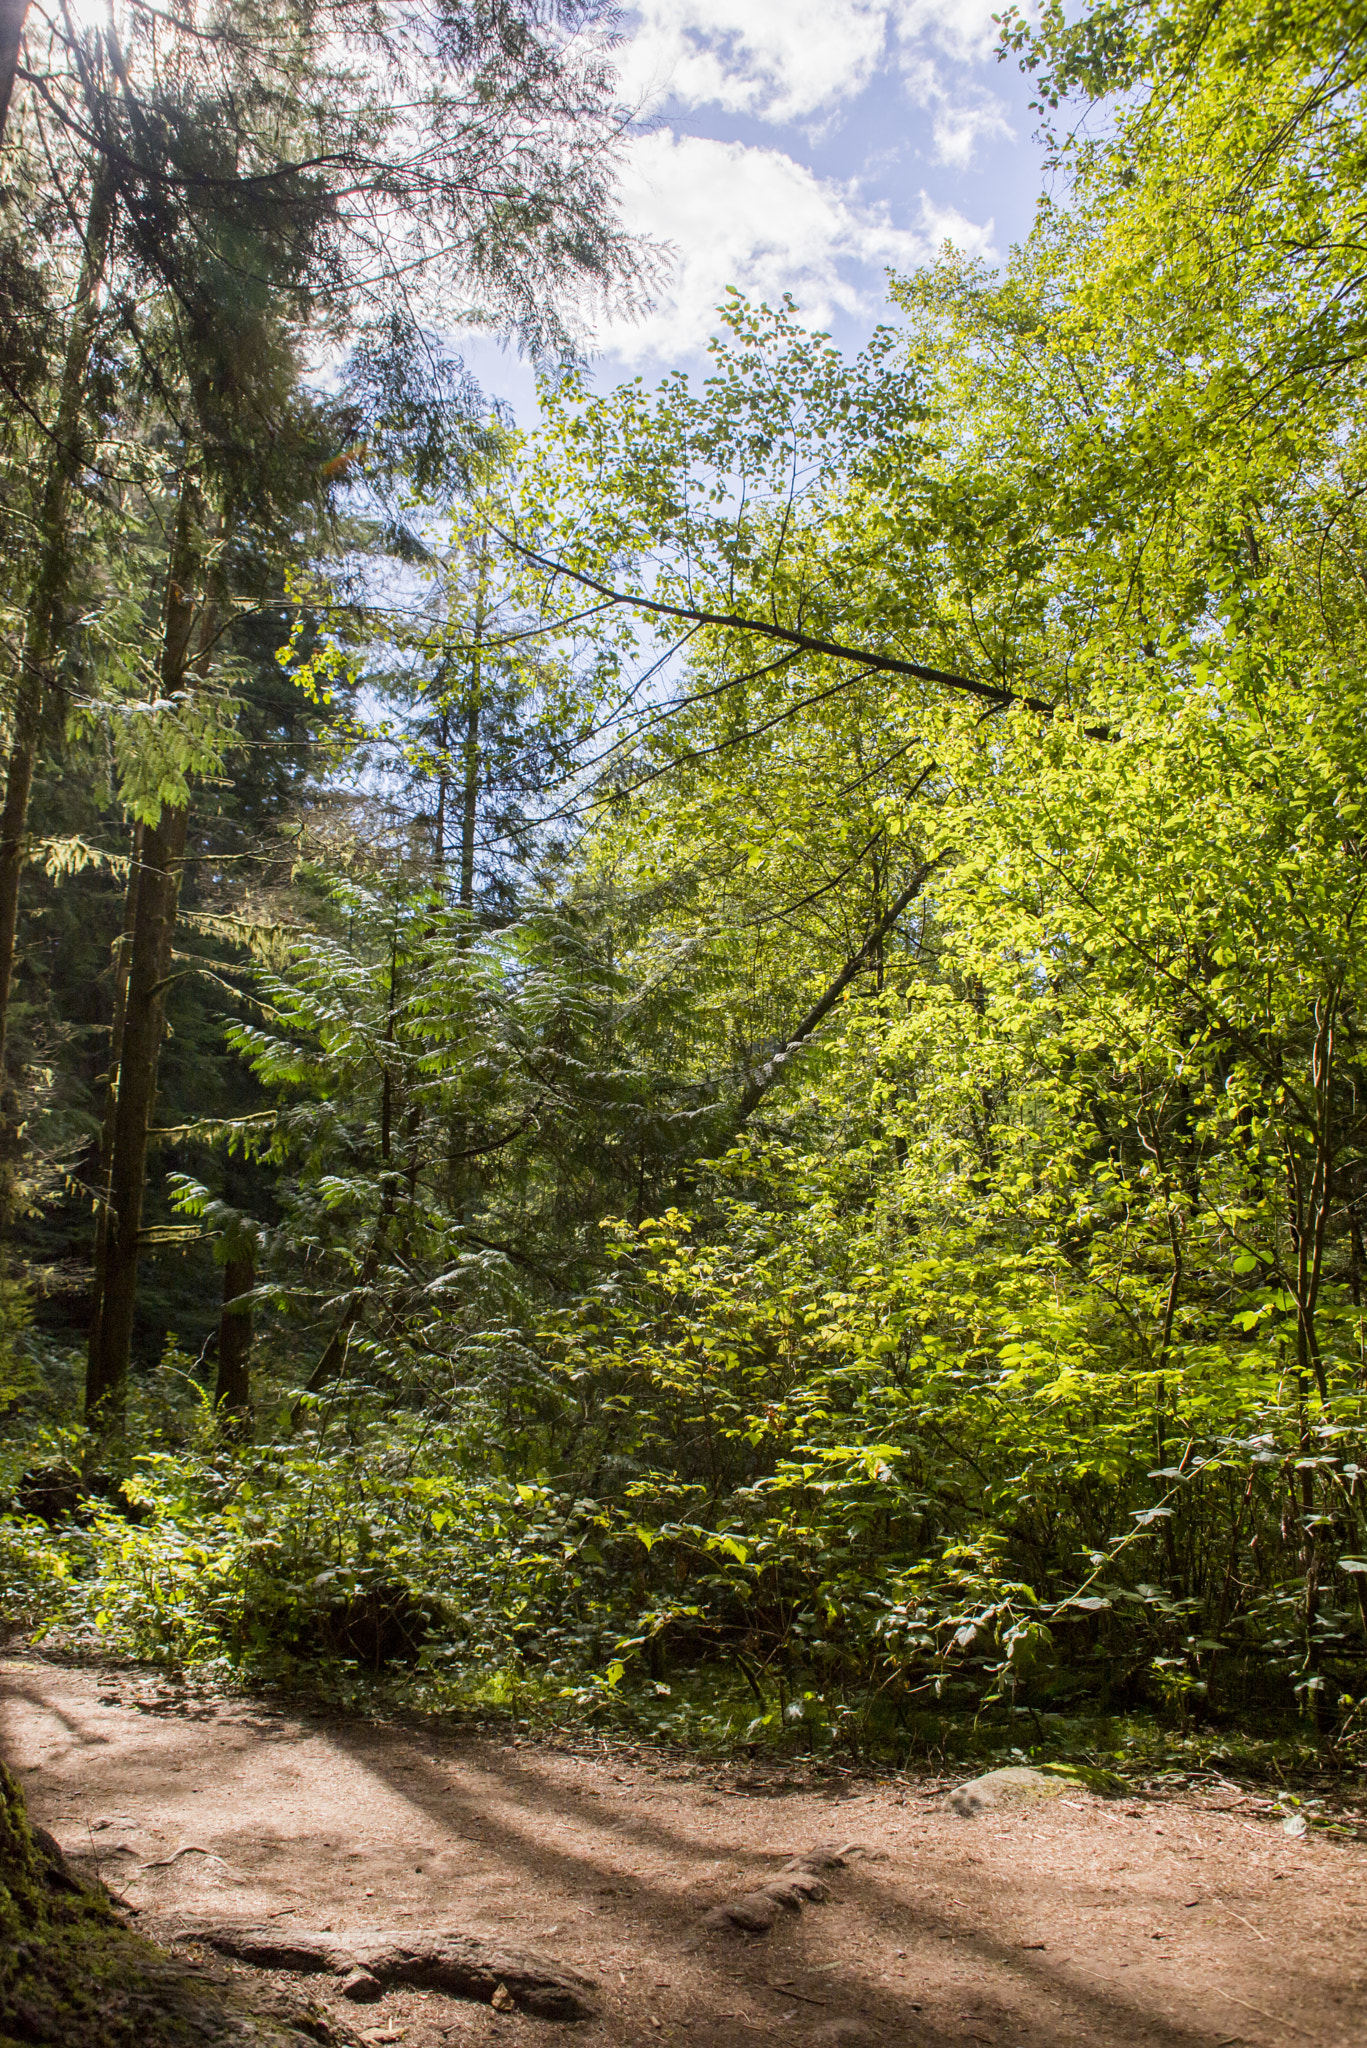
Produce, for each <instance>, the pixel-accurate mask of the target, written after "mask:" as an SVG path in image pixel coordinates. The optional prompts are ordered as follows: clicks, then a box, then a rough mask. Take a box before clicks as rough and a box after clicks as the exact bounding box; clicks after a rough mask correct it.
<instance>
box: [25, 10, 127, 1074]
mask: <svg viewBox="0 0 1367 2048" xmlns="http://www.w3.org/2000/svg"><path fill="white" fill-rule="evenodd" d="M0 6H3V0H0ZM2 59H3V51H0V60H2ZM3 88H4V81H3V78H2V77H0V91H3ZM112 225H113V186H112V181H111V179H110V176H109V172H108V169H107V168H106V167H105V166H104V165H103V164H101V165H100V166H99V167H98V168H97V170H96V172H95V183H94V187H93V190H92V191H91V195H90V211H89V215H88V218H87V221H86V232H85V252H84V255H83V256H82V259H81V274H80V277H79V279H78V281H77V285H76V299H75V304H74V306H73V308H72V314H71V327H70V331H69V333H68V335H67V345H66V361H65V363H64V364H63V366H62V383H61V391H60V395H59V397H58V401H57V423H56V427H55V430H54V433H53V438H52V451H51V454H50V455H49V457H48V466H47V478H46V481H45V483H44V486H43V504H42V512H41V514H40V518H39V543H38V545H39V555H38V564H37V568H36V570H35V572H34V578H33V585H32V588H31V590H30V593H29V601H28V609H27V614H26V617H25V620H24V639H23V648H22V651H21V653H20V657H19V675H18V682H17V688H16V691H15V703H14V725H13V728H12V731H11V734H10V744H9V755H8V759H7V761H6V764H5V800H4V805H3V809H0V1086H2V1085H3V1075H4V1063H5V1037H6V1031H7V1027H8V1023H9V998H10V986H11V982H12V980H13V974H14V940H15V933H16V930H17V928H18V922H19V880H20V876H21V875H22V873H23V867H24V834H25V831H26V829H27V826H28V805H29V795H30V792H31V791H32V788H33V771H34V767H35V765H36V763H37V759H38V740H39V736H40V733H41V729H42V717H43V695H44V686H45V682H46V676H47V668H48V663H49V660H50V658H51V655H52V649H53V645H54V642H55V639H56V634H57V626H58V614H59V611H60V607H61V601H62V594H63V591H64V589H65V587H66V578H67V561H68V553H69V549H68V533H67V514H68V510H69V507H70V500H71V486H72V483H73V482H74V480H75V476H76V470H77V466H78V464H79V461H80V453H81V442H80V416H81V407H82V404H83V402H84V398H85V386H86V374H87V371H88V370H89V367H90V349H91V343H92V342H93V340H94V336H95V320H96V314H97V310H98V309H97V306H96V295H97V293H98V291H99V286H100V280H101V278H102V277H103V275H104V266H105V260H106V258H107V256H108V254H109V237H110V229H111V227H112Z"/></svg>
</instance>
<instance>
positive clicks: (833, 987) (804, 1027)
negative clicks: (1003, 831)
mask: <svg viewBox="0 0 1367 2048" xmlns="http://www.w3.org/2000/svg"><path fill="white" fill-rule="evenodd" d="M945 858H946V856H945V855H944V854H940V855H939V856H938V857H937V858H936V859H935V860H932V861H927V862H926V864H925V866H924V867H920V868H918V869H917V870H916V873H915V874H914V875H913V876H912V878H911V880H910V881H909V882H908V883H907V886H906V888H905V889H903V890H902V892H901V894H900V895H899V896H898V897H897V898H896V899H895V900H894V902H893V903H892V904H891V906H890V907H889V908H888V909H887V910H886V911H885V912H884V913H883V915H882V916H881V917H880V918H879V920H878V922H877V923H876V924H875V925H874V928H873V930H872V931H871V932H870V933H869V935H868V937H867V938H866V939H865V941H864V943H863V945H862V946H861V947H860V948H859V951H858V952H857V953H856V954H855V955H854V956H853V958H852V959H850V960H847V961H846V962H845V965H844V966H843V967H842V968H841V970H840V972H839V974H837V975H836V977H835V980H834V981H833V982H831V983H830V985H829V987H827V988H826V989H825V990H824V992H823V993H822V994H821V995H820V996H819V997H818V998H817V1000H816V1002H814V1003H813V1004H812V1007H811V1009H810V1010H808V1012H807V1014H806V1016H805V1017H804V1018H803V1019H802V1022H801V1023H800V1024H799V1025H798V1027H797V1029H796V1030H795V1031H794V1032H792V1033H791V1034H790V1036H789V1037H787V1038H785V1039H784V1041H783V1043H782V1045H780V1046H779V1048H778V1050H777V1051H776V1052H774V1053H772V1054H771V1055H770V1057H769V1058H768V1059H767V1060H766V1061H765V1063H764V1065H763V1066H762V1067H761V1068H760V1070H759V1072H758V1073H757V1074H756V1075H755V1076H754V1078H753V1080H752V1081H751V1082H750V1084H749V1086H748V1087H747V1088H746V1090H745V1092H744V1094H743V1095H742V1096H741V1098H740V1101H739V1103H738V1104H737V1105H736V1108H735V1111H734V1113H733V1115H732V1117H731V1128H732V1130H733V1131H739V1130H740V1129H741V1128H742V1126H743V1125H745V1124H746V1123H748V1122H749V1120H750V1118H751V1117H752V1116H753V1115H754V1113H755V1111H756V1110H757V1109H758V1108H759V1106H760V1103H761V1102H762V1101H763V1100H764V1098H765V1096H766V1095H767V1094H768V1093H769V1090H770V1089H771V1088H772V1087H773V1085H774V1083H775V1082H776V1081H777V1080H778V1079H779V1077H780V1075H781V1074H782V1072H783V1069H784V1066H785V1064H786V1063H787V1061H788V1060H789V1059H791V1057H792V1055H793V1054H794V1053H795V1052H796V1051H797V1049H798V1047H799V1046H801V1045H804V1044H805V1043H806V1041H807V1040H808V1039H809V1038H810V1037H811V1036H812V1033H813V1032H814V1031H816V1030H817V1028H818V1027H819V1026H820V1025H821V1024H824V1022H825V1021H826V1019H827V1017H829V1016H830V1014H831V1011H832V1010H833V1009H834V1008H835V1006H836V1004H837V1003H838V1002H839V1000H840V998H841V996H842V995H843V994H844V993H845V990H846V989H847V988H848V987H849V985H850V983H851V982H852V981H853V980H854V978H855V976H856V975H858V974H861V973H862V972H863V970H864V968H865V967H867V965H868V964H869V962H870V960H872V959H874V958H875V957H876V956H877V953H878V950H879V948H880V947H881V945H882V943H883V941H884V939H885V938H886V937H887V935H888V933H889V932H890V931H891V930H892V928H893V926H894V925H895V924H896V922H897V920H898V918H899V917H901V915H902V913H903V911H905V910H907V909H909V908H910V906H911V904H912V903H913V902H914V900H915V899H916V897H918V896H919V895H920V893H921V891H922V889H923V888H924V887H925V885H926V883H927V882H928V881H929V880H930V877H931V876H932V875H933V874H934V872H935V870H936V868H938V867H939V866H940V865H941V862H942V861H943V860H944V859H945Z"/></svg>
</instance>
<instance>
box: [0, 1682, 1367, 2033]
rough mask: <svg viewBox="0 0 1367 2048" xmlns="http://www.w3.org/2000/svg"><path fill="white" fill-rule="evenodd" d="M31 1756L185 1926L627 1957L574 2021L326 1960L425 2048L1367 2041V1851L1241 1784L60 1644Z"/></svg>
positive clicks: (24, 1721) (61, 1834) (22, 1768)
mask: <svg viewBox="0 0 1367 2048" xmlns="http://www.w3.org/2000/svg"><path fill="white" fill-rule="evenodd" d="M0 1754H3V1755H4V1756H5V1757H6V1758H7V1759H8V1761H9V1762H10V1764H11V1765H12V1767H13V1768H14V1769H15V1770H16V1771H17V1773H18V1774H19V1776H20V1777H21V1779H22V1780H23V1783H24V1787H25V1791H26V1793H27V1795H28V1799H29V1803H30V1809H31V1812H32V1814H33V1817H34V1819H35V1820H36V1821H38V1822H40V1823H41V1824H43V1825H44V1826H46V1827H48V1828H49V1829H50V1830H51V1831H52V1833H53V1834H54V1835H56V1837H57V1839H58V1840H59V1841H60V1843H61V1844H62V1846H63V1848H64V1849H66V1850H67V1851H68V1853H69V1854H71V1855H72V1856H75V1857H83V1858H87V1859H94V1860H95V1862H96V1863H97V1864H98V1869H99V1873H100V1875H101V1876H102V1877H103V1878H104V1880H105V1882H106V1883H107V1884H108V1885H109V1886H110V1887H111V1889H112V1890H113V1891H115V1892H116V1893H118V1894H120V1895H121V1896H122V1897H123V1898H124V1899H126V1900H127V1901H128V1902H129V1904H130V1905H132V1906H135V1907H137V1909H138V1919H137V1922H136V1924H137V1925H138V1926H139V1927H140V1928H141V1929H142V1931H143V1932H145V1933H150V1934H152V1935H154V1936H156V1937H157V1938H158V1939H161V1940H164V1941H174V1940H175V1939H176V1937H177V1933H178V1931H180V1932H182V1933H183V1931H184V1929H185V1927H186V1925H187V1924H188V1923H190V1922H192V1921H196V1920H202V1919H205V1918H221V1919H229V1918H231V1919H239V1918H243V1917H247V1918H251V1919H253V1920H265V1919H266V1918H267V1917H268V1916H275V1917H276V1918H277V1921H278V1922H279V1923H280V1924H283V1925H284V1926H296V1927H300V1928H313V1929H321V1928H331V1929H332V1930H334V1931H337V1932H343V1931H345V1930H348V1929H362V1928H367V1927H369V1928H374V1927H388V1928H403V1927H404V1926H406V1925H411V1926H413V1927H418V1926H446V1927H458V1928H461V1929H463V1930H465V1931H467V1932H469V1933H473V1934H476V1935H482V1936H485V1937H486V1938H490V1939H495V1940H497V1941H499V1942H501V1943H503V1944H505V1945H507V1946H510V1947H512V1946H518V1947H526V1948H532V1949H535V1950H537V1951H539V1952H541V1953H542V1954H545V1955H548V1956H552V1957H554V1958H555V1959H556V1960H557V1961H559V1962H560V1963H562V1964H564V1965H567V1966H568V1967H570V1968H571V1969H574V1970H578V1971H580V1972H582V1973H583V1974H584V1975H586V1976H589V1977H591V1978H594V1979H595V1980H596V1981H597V1987H598V1988H597V1991H596V1993H595V2003H596V2005H597V2009H598V2017H597V2018H595V2019H592V2020H589V2021H583V2022H580V2023H578V2024H574V2025H566V2024H559V2023H556V2022H554V2021H547V2020H539V2019H536V2018H533V2017H531V2016H529V2015H525V2014H522V2013H517V2012H513V2013H499V2012H496V2011H494V2010H493V2009H491V2008H490V2007H487V2006H477V2005H470V2004H466V2003H463V2002H459V2001H456V2000H453V1999H450V1998H446V1997H442V1996H439V1995H437V1994H435V1993H431V1992H417V1991H410V1990H391V1991H389V1992H388V1993H386V1995H385V1997H384V1999H383V2000H382V2001H381V2002H380V2003H379V2004H375V2005H370V2006H367V2007H365V2008H357V2007H355V2006H351V2005H347V2004H346V2003H345V2002H344V2001H343V2000H342V1998H341V1994H340V1990H339V1988H338V1987H337V1984H336V1981H335V1980H333V1979H326V1980H319V1979H318V1978H316V1977H315V1978H310V1979H309V1980H307V1982H308V1990H309V1992H310V1994H311V1995H313V1996H315V1997H317V1998H319V1999H320V2001H324V2002H327V2003H329V2004H335V2006H336V2008H337V2010H338V2012H339V2013H341V2014H344V2015H345V2017H346V2018H347V2020H348V2022H349V2023H350V2024H351V2025H352V2026H353V2027H355V2028H356V2029H358V2030H359V2031H361V2032H362V2033H366V2034H369V2035H371V2036H372V2037H378V2038H381V2039H386V2040H390V2041H398V2040H400V2039H402V2040H403V2041H404V2042H405V2043H406V2044H407V2048H464V2044H466V2043H486V2042H487V2043H493V2042H503V2043H507V2044H510V2048H513V2044H515V2048H524V2044H525V2048H533V2044H544V2048H555V2044H556V2043H557V2042H565V2043H566V2044H567V2048H569V2044H570V2043H572V2044H574V2048H623V2044H632V2048H635V2044H638V2043H646V2042H650V2043H659V2042H677V2043H687V2044H690V2048H723V2044H725V2048H735V2044H738V2043H742V2042H744V2041H747V2040H759V2039H766V2038H774V2039H782V2040H785V2041H787V2042H790V2043H792V2044H794V2048H818V2044H826V2048H836V2044H838V2043H842V2044H846V2048H857V2044H874V2043H877V2044H885V2043H886V2044H898V2048H901V2044H904V2043H905V2044H907V2048H932V2044H934V2048H941V2044H948V2043H956V2044H957V2043H961V2042H962V2043H970V2042H972V2043H987V2044H990V2048H1017V2044H1019V2048H1064V2044H1067V2048H1138V2044H1140V2043H1145V2044H1148V2043H1154V2044H1161V2048H1198V2044H1200V2048H1216V2044H1225V2048H1232V2044H1234V2043H1236V2042H1237V2043H1247V2044H1250V2048H1251V2044H1257V2048H1264V2044H1266V2048H1272V2044H1274V2043H1277V2044H1279V2043H1286V2044H1288V2048H1292V2044H1296V2043H1304V2042H1314V2043H1318V2044H1319V2048H1336V2044H1339V2043H1342V2044H1344V2048H1347V2044H1349V2043H1353V2044H1356V2043H1358V2042H1360V2041H1361V2040H1362V2038H1363V2033H1364V2026H1365V2025H1367V1943H1365V1942H1364V1936H1367V1848H1364V1847H1362V1846H1359V1845H1357V1844H1348V1845H1343V1844H1340V1843H1337V1842H1329V1841H1325V1840H1322V1839H1320V1840H1317V1839H1315V1838H1314V1837H1313V1836H1309V1837H1302V1838H1300V1839H1295V1838H1292V1837H1289V1836H1287V1835H1286V1834H1284V1833H1283V1832H1282V1831H1281V1829H1280V1828H1279V1826H1278V1825H1277V1824H1276V1823H1273V1822H1268V1821H1267V1820H1254V1819H1250V1818H1248V1817H1247V1815H1246V1814H1241V1813H1240V1811H1239V1806H1238V1802H1237V1795H1235V1794H1233V1793H1231V1792H1228V1791H1223V1792H1215V1793H1212V1794H1211V1795H1210V1799H1209V1800H1208V1801H1206V1802H1204V1803H1203V1802H1200V1801H1196V1800H1192V1799H1184V1800H1182V1801H1174V1802H1172V1803H1168V1802H1163V1803H1156V1802H1152V1801H1144V1802H1139V1803H1129V1804H1117V1803H1116V1802H1114V1801H1103V1800H1099V1799H1094V1798H1092V1797H1091V1796H1090V1795H1088V1794H1086V1793H1083V1792H1079V1793H1077V1794H1076V1795H1075V1796H1069V1797H1068V1798H1067V1800H1066V1801H1065V1800H1061V1799H1060V1800H1052V1801H1050V1802H1049V1803H1048V1804H1047V1805H1045V1806H1043V1807H1036V1808H1032V1809H1028V1810H1024V1811H1021V1810H1015V1811H1003V1812H999V1813H989V1814H986V1815H984V1816H982V1817H981V1818H979V1819H977V1820H972V1821H964V1820H960V1819H958V1818H957V1817H955V1816H954V1815H952V1814H949V1813H946V1812H944V1811H942V1810H941V1807H940V1804H939V1801H938V1799H936V1798H935V1797H934V1796H933V1795H927V1794H924V1793H921V1792H918V1790H917V1788H916V1787H915V1786H913V1785H902V1784H900V1783H899V1784H894V1785H888V1786H884V1787H878V1788H870V1787H868V1786H860V1785H857V1784H845V1785H842V1786H838V1787H834V1788H832V1789H830V1790H816V1789H813V1788H812V1787H811V1786H809V1785H802V1786H799V1787H797V1788H796V1789H780V1785H779V1784H776V1783H771V1784H770V1785H769V1786H767V1787H765V1788H762V1789H756V1786H755V1784H754V1783H753V1782H752V1780H751V1779H750V1778H748V1777H747V1774H746V1772H745V1770H744V1769H743V1768H741V1769H723V1768H721V1767H718V1768H716V1769H713V1768H711V1767H709V1766H696V1767H693V1768H688V1769H685V1768H683V1767H681V1766H678V1765H674V1764H670V1763H662V1762H654V1761H650V1760H645V1761H641V1762H638V1763H630V1762H624V1761H622V1760H621V1759H620V1758H617V1757H613V1756H611V1755H608V1754H604V1755H603V1756H602V1757H601V1758H594V1757H591V1756H586V1755H585V1754H583V1753H582V1752H579V1753H568V1752H566V1751H562V1750H560V1749H557V1748H555V1747H554V1746H551V1745H535V1744H526V1745H517V1744H515V1743H512V1742H500V1741H493V1740H487V1739H478V1738H474V1737H471V1736H468V1735H462V1734H460V1733H452V1732H448V1731H445V1730H441V1729H437V1728H431V1729H419V1728H413V1727H394V1726H385V1725H377V1724H375V1723H369V1722H365V1723H362V1722H345V1721H336V1720H333V1721H329V1720H326V1719H324V1718H321V1717H311V1716H308V1715H304V1714H294V1713H284V1712H280V1711H277V1710H276V1709H274V1708H272V1707H270V1706H268V1705H265V1704H262V1703H261V1702H252V1701H244V1700H241V1699H233V1698H224V1699H214V1698H211V1697H200V1696H198V1695H196V1694H194V1693H190V1692H187V1691H185V1690H184V1689H178V1688H176V1687H174V1686H172V1685H170V1684H168V1683H166V1682H165V1681H164V1680H161V1679H159V1678H157V1677H155V1676H152V1675H149V1674H147V1673H146V1672H135V1671H129V1670H127V1669H119V1670H114V1669H107V1670H101V1671H91V1670H72V1669H69V1668H64V1667H56V1666H52V1665H48V1664H44V1663H42V1662H40V1661H38V1660H36V1659H34V1658H9V1659H5V1660H3V1661H0ZM1222 1808H1223V1809H1225V1810H1221V1809H1222ZM836 1838H839V1839H843V1840H845V1841H849V1840H858V1841H860V1842H862V1843H864V1844H865V1845H866V1846H867V1849H868V1851H869V1854H868V1855H867V1856H866V1857H861V1858H860V1859H858V1860H857V1861H855V1862H854V1863H852V1864H851V1865H850V1866H849V1867H847V1868H846V1869H844V1870H840V1871H837V1872H835V1873H833V1874H832V1876H831V1880H830V1884H831V1897H830V1900H829V1901H828V1902H827V1903H825V1904H813V1905H810V1906H808V1907H807V1908H806V1909H805V1910H804V1911H803V1912H801V1914H786V1913H785V1914H784V1915H783V1916H782V1918H781V1920H780V1924H779V1925H778V1926H777V1927H775V1929H774V1930H773V1932H772V1933H770V1934H769V1935H767V1936H766V1937H763V1938H750V1937H746V1936H743V1935H739V1934H735V1933H732V1934H725V1933H712V1932H708V1931H706V1930H704V1929H703V1927H702V1924H701V1923H702V1918H703V1915H704V1913H705V1912H706V1911H707V1909H708V1908H709V1907H711V1906H713V1905H715V1904H717V1903H718V1902H719V1901H722V1900H725V1899H727V1898H734V1897H735V1896H736V1895H737V1894H738V1893H742V1892H747V1891H752V1890H754V1889H755V1887H756V1886H757V1885H759V1884H761V1883H763V1882H764V1881H765V1880H766V1879H768V1878H770V1877H772V1876H773V1874H774V1873H775V1872H776V1871H777V1870H778V1868H779V1867H780V1865H781V1864H782V1863H783V1862H784V1860H785V1859H787V1858H788V1857H790V1856H793V1855H794V1854H797V1853H800V1852H802V1851H804V1850H806V1849H808V1848H810V1847H811V1846H812V1845H813V1844H814V1843H818V1842H829V1841H831V1840H833V1839H836ZM87 1867H89V1866H87ZM217 1967H220V1968H223V1969H225V1970H227V1971H229V1972H230V1973H232V1974H237V1973H238V1971H239V1970H240V1969H244V1968H245V1966H239V1965H222V1964H219V1965H217ZM253 1974H259V1973H253ZM278 1981H279V1982H280V1983H281V1984H284V1983H287V1982H290V1981H292V1980H289V1979H286V1978H284V1977H281V1978H280V1979H279V1980H278Z"/></svg>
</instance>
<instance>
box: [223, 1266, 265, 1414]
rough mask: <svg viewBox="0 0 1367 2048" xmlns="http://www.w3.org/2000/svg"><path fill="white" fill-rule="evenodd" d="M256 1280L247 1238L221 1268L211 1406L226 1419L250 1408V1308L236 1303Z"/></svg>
mask: <svg viewBox="0 0 1367 2048" xmlns="http://www.w3.org/2000/svg"><path fill="white" fill-rule="evenodd" d="M255 1284H256V1252H255V1250H254V1248H253V1246H252V1245H251V1243H250V1242H248V1243H247V1245H246V1246H245V1248H244V1249H243V1250H241V1251H239V1252H236V1253H235V1254H234V1255H233V1256H232V1257H231V1258H229V1259H228V1261H227V1262H226V1264H225V1265H224V1268H223V1314H222V1316H221V1317H220V1319H219V1325H218V1385H217V1386H216V1387H215V1389H214V1407H215V1408H216V1409H217V1410H218V1412H219V1414H220V1416H222V1417H223V1418H224V1419H225V1420H228V1419H232V1418H237V1419H241V1420H243V1421H245V1420H246V1418H247V1417H248V1416H249V1415H250V1414H251V1412H252V1399H251V1350H252V1312H251V1309H250V1307H245V1308H243V1307H238V1306H237V1304H238V1303H239V1302H240V1301H241V1299H242V1296H243V1295H244V1294H248V1295H249V1294H250V1293H251V1291H252V1288H253V1287H254V1286H255Z"/></svg>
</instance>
